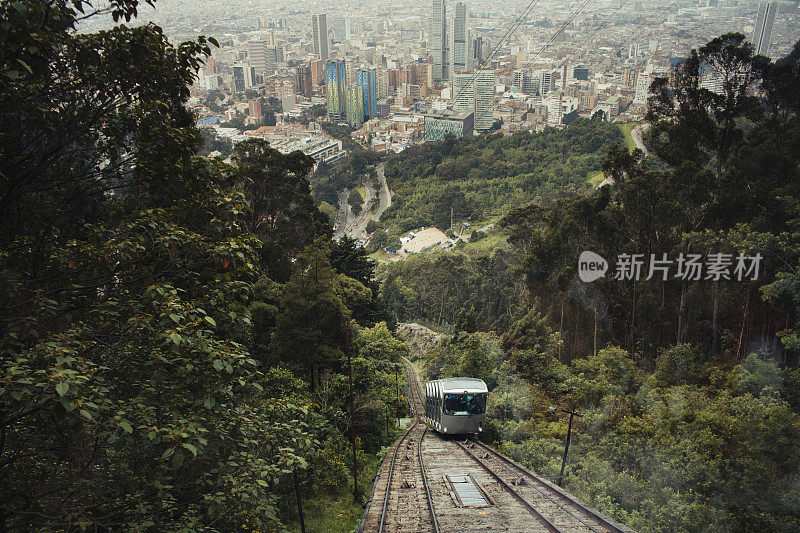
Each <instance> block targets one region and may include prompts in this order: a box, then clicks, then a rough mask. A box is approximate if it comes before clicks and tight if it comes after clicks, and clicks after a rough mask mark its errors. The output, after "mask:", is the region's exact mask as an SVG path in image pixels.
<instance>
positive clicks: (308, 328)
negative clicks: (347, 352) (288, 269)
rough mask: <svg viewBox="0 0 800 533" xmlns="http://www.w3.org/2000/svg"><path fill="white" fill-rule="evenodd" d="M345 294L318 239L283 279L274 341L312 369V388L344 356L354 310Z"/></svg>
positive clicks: (280, 351) (287, 357) (290, 358)
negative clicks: (349, 317)
mask: <svg viewBox="0 0 800 533" xmlns="http://www.w3.org/2000/svg"><path fill="white" fill-rule="evenodd" d="M340 294H341V292H340V280H339V278H338V276H337V274H336V271H334V269H333V267H331V264H330V261H329V260H328V256H327V250H325V248H324V245H323V244H322V243H321V242H320V241H317V242H316V243H315V244H314V245H310V246H308V247H306V248H305V249H304V250H303V252H302V253H300V254H298V256H297V259H296V261H295V262H294V265H293V268H292V274H291V276H290V278H289V280H288V281H287V282H286V284H285V285H284V290H283V302H282V304H281V312H280V314H279V315H278V317H277V328H276V335H275V338H274V343H275V351H276V354H277V355H278V357H280V358H281V359H282V360H284V361H287V362H289V363H292V364H294V365H296V367H297V368H299V369H301V370H303V371H304V372H307V373H308V375H309V383H311V388H312V391H313V390H315V388H316V385H317V381H318V379H319V372H320V371H321V370H322V369H325V368H331V366H332V364H333V363H334V362H338V361H340V360H341V359H342V357H344V342H345V330H344V328H345V318H346V316H347V315H348V314H349V313H348V310H347V308H346V307H345V304H344V302H343V301H342V298H341V295H340Z"/></svg>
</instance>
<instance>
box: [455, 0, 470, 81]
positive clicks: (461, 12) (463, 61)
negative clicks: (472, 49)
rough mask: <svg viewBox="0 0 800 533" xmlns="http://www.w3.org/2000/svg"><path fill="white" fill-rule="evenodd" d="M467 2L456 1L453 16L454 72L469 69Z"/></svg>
mask: <svg viewBox="0 0 800 533" xmlns="http://www.w3.org/2000/svg"><path fill="white" fill-rule="evenodd" d="M468 37H469V35H468V34H467V4H465V3H464V2H456V9H455V17H454V18H453V72H466V71H468V70H469V60H470V57H469V47H468V46H467V42H468Z"/></svg>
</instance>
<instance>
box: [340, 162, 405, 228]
mask: <svg viewBox="0 0 800 533" xmlns="http://www.w3.org/2000/svg"><path fill="white" fill-rule="evenodd" d="M383 169H384V165H383V163H381V164H380V165H378V167H377V168H376V169H375V170H376V171H377V174H378V183H379V184H380V189H379V190H378V191H377V194H376V191H375V188H374V187H373V186H372V180H369V179H365V180H364V182H363V186H364V188H365V191H366V198H364V205H363V207H362V209H361V212H360V213H359V214H358V215H355V214H354V213H353V210H352V209H351V208H350V204H349V203H348V202H347V199H348V198H349V197H350V190H349V189H344V190H343V191H341V192H340V193H339V212H338V215H337V218H336V228H335V230H334V232H333V238H334V239H339V238H341V236H342V235H347V236H348V237H352V238H354V239H360V238H361V237H363V236H364V235H366V233H367V223H368V222H369V221H370V220H374V221H376V222H377V221H378V220H379V219H380V218H381V215H382V214H383V212H384V211H386V210H387V209H388V208H389V206H390V205H392V194H391V191H390V190H389V185H388V184H387V183H386V176H385V175H384V172H383ZM376 198H377V200H378V208H377V209H376V210H375V211H374V212H373V211H372V207H373V205H374V203H375V199H376Z"/></svg>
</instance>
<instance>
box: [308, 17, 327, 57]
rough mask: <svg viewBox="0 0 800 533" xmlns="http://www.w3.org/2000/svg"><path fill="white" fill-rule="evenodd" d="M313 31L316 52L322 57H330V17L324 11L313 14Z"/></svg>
mask: <svg viewBox="0 0 800 533" xmlns="http://www.w3.org/2000/svg"><path fill="white" fill-rule="evenodd" d="M311 33H312V38H313V40H314V53H315V54H316V55H317V57H318V58H320V59H328V18H327V15H325V14H324V13H322V14H319V15H311Z"/></svg>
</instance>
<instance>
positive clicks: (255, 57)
mask: <svg viewBox="0 0 800 533" xmlns="http://www.w3.org/2000/svg"><path fill="white" fill-rule="evenodd" d="M268 48H269V45H268V44H267V41H261V40H254V41H248V42H247V61H248V62H249V63H250V64H251V65H252V66H253V67H254V68H255V69H256V74H260V75H262V76H263V75H264V74H266V73H267V68H268V64H267V63H268V61H267V49H268ZM273 65H274V63H273Z"/></svg>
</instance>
